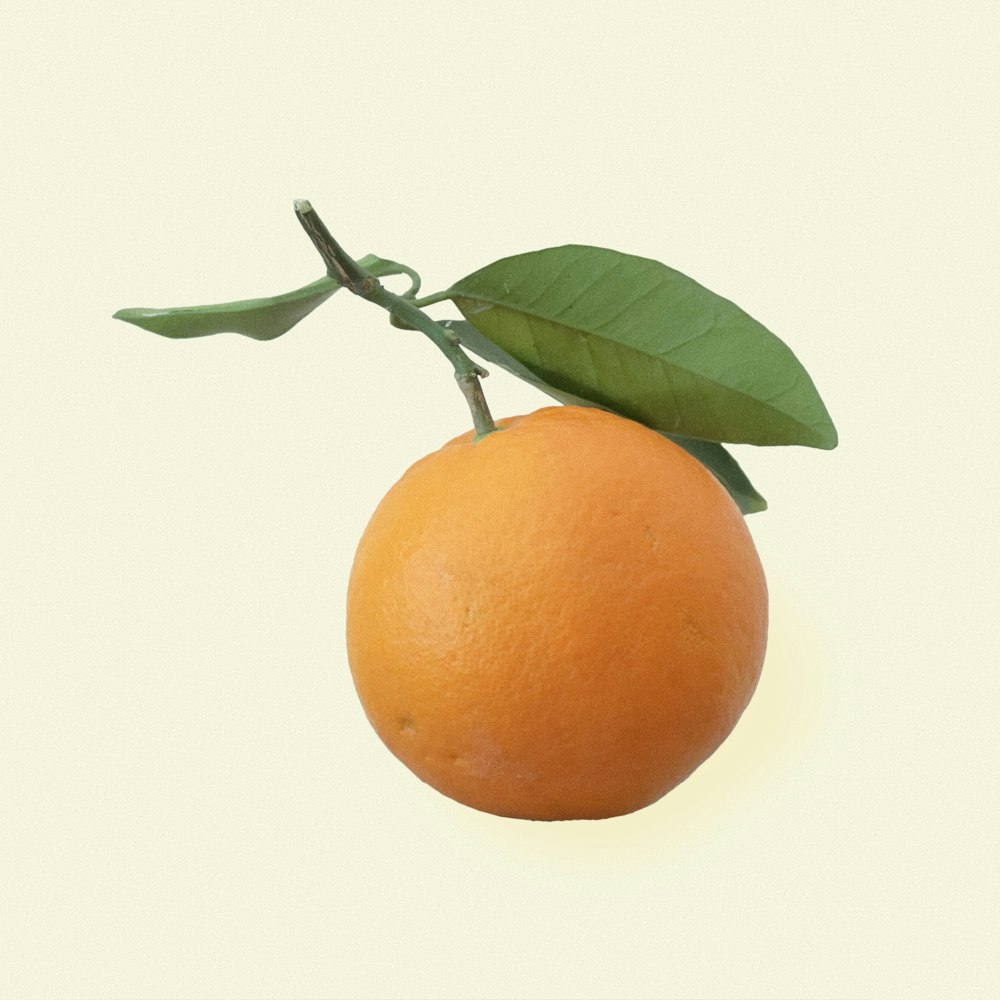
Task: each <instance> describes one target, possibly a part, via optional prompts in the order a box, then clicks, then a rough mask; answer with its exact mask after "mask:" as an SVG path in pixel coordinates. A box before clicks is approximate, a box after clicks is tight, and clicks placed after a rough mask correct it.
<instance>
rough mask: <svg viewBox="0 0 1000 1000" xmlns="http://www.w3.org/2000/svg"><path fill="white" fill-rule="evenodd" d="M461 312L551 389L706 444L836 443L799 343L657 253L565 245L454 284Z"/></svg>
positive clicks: (502, 263) (490, 267) (452, 292)
mask: <svg viewBox="0 0 1000 1000" xmlns="http://www.w3.org/2000/svg"><path fill="white" fill-rule="evenodd" d="M435 298H451V299H452V300H454V302H455V304H456V305H457V306H458V308H459V309H460V310H461V312H462V314H463V315H464V316H465V318H466V319H467V320H468V321H469V322H470V323H472V324H473V325H474V326H475V327H476V328H477V329H478V330H479V331H480V332H481V333H483V334H484V335H485V336H486V337H487V338H488V339H489V340H490V341H492V342H493V343H495V344H497V345H499V346H500V347H502V348H503V349H504V350H505V351H507V352H508V353H509V354H510V355H512V356H513V357H514V358H515V359H516V360H517V361H520V362H521V363H522V364H523V365H525V366H527V367H528V368H529V369H530V370H531V371H532V372H533V373H534V374H535V375H536V376H538V377H540V378H541V379H543V380H544V381H545V382H546V383H547V384H548V385H550V386H552V387H554V388H556V389H559V390H560V391H564V392H569V393H571V394H572V395H574V396H578V397H580V398H583V399H586V400H589V401H591V402H594V403H598V404H600V405H602V406H606V407H607V408H609V409H612V410H615V411H617V412H619V413H622V414H624V415H625V416H628V417H631V418H633V419H635V420H638V421H640V422H642V423H644V424H647V425H649V426H650V427H655V428H656V429H657V430H661V431H665V432H667V433H670V434H679V435H683V436H684V437H691V438H699V439H702V440H706V441H715V442H721V441H733V442H745V443H749V444H759V445H780V444H802V445H809V446H812V447H816V448H833V447H834V446H835V445H836V443H837V432H836V430H835V428H834V426H833V423H832V421H831V420H830V416H829V414H828V413H827V410H826V407H825V406H824V405H823V401H822V400H821V399H820V397H819V394H818V393H817V391H816V387H815V386H814V385H813V382H812V380H811V379H810V378H809V375H808V374H807V373H806V371H805V369H804V368H803V367H802V365H801V364H800V363H799V361H798V360H797V358H796V357H795V355H794V354H792V352H791V350H790V349H789V348H788V347H787V345H785V344H784V343H783V342H782V341H781V340H779V339H778V338H777V337H776V336H775V335H774V334H773V333H771V332H770V331H769V330H767V329H766V328H765V327H763V326H762V325H761V324H760V323H758V322H757V321H756V320H754V319H753V318H751V317H750V316H748V315H747V314H746V313H745V312H743V310H741V309H739V308H738V307H737V306H735V305H734V304H733V303H732V302H729V301H728V300H727V299H724V298H722V297H721V296H719V295H716V294H715V293H714V292H711V291H709V290H708V289H707V288H704V287H703V286H702V285H699V284H698V283H697V282H696V281H693V280H692V279H691V278H688V277H686V276H685V275H683V274H681V273H680V272H679V271H675V270H673V269H672V268H669V267H667V266H666V265H664V264H661V263H659V262H658V261H655V260H649V259H647V258H645V257H635V256H632V255H630V254H624V253H619V252H617V251H615V250H606V249H602V248H601V247H588V246H575V245H574V246H564V247H553V248H551V249H548V250H538V251H535V252H533V253H525V254H519V255H517V256H514V257H506V258H504V259H503V260H499V261H497V262H496V263H494V264H490V265H488V266H487V267H484V268H482V269H481V270H479V271H476V272H475V273H473V274H470V275H468V276H467V277H465V278H462V279H461V280H460V281H457V282H455V284H454V285H452V286H451V288H449V289H448V290H447V292H445V293H442V295H441V296H435Z"/></svg>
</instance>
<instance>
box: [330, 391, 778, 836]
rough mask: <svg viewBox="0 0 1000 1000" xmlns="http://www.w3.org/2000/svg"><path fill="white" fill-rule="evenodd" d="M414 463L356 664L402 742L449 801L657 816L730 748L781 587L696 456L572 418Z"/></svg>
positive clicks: (467, 441)
mask: <svg viewBox="0 0 1000 1000" xmlns="http://www.w3.org/2000/svg"><path fill="white" fill-rule="evenodd" d="M498 426H499V427H500V428H501V429H499V430H497V431H496V432H494V433H492V434H488V435H487V436H485V437H483V438H481V439H480V440H474V438H473V435H472V434H471V433H469V434H465V435H463V436H462V437H459V438H456V439H455V440H453V441H451V442H449V443H448V444H446V445H445V446H444V447H443V448H441V449H440V450H439V451H436V452H434V453H432V454H430V455H428V456H426V457H425V458H423V459H421V460H420V461H418V462H417V463H416V464H415V465H413V466H412V467H411V468H410V469H409V470H408V471H407V472H406V473H405V474H404V475H403V477H402V478H401V479H400V480H399V482H398V483H396V485H395V486H393V487H392V489H390V490H389V492H388V493H387V494H386V496H385V498H384V499H383V500H382V501H381V503H380V504H379V506H378V508H377V509H376V510H375V513H374V514H373V515H372V518H371V521H370V522H369V524H368V526H367V528H366V529H365V532H364V534H363V536H362V538H361V541H360V544H359V546H358V550H357V554H356V556H355V560H354V565H353V568H352V570H351V577H350V583H349V587H348V604H347V646H348V658H349V661H350V666H351V672H352V675H353V679H354V683H355V687H356V689H357V692H358V696H359V698H360V700H361V704H362V706H363V708H364V710H365V713H366V715H367V716H368V719H369V721H370V722H371V724H372V726H373V727H374V729H375V731H376V732H377V733H378V735H379V737H381V739H382V741H383V742H384V743H385V745H386V746H387V747H388V748H389V750H391V751H392V753H394V754H395V755H396V756H397V757H398V758H399V759H400V760H401V761H402V762H403V763H404V764H405V765H406V766H407V767H408V768H410V770H412V771H413V772H414V773H415V774H416V775H417V776H418V777H420V778H422V779H423V780H424V781H425V782H427V783H428V784H430V785H432V786H433V787H434V788H436V789H437V790H438V791H440V792H443V793H444V794H445V795H447V796H450V797H451V798H453V799H456V800H458V801H459V802H463V803H465V804H466V805H469V806H473V807H474V808H476V809H481V810H484V811H486V812H490V813H496V814H499V815H502V816H513V817H520V818H525V819H548V820H555V819H585V818H591V819H596V818H602V817H608V816H616V815H621V814H624V813H628V812H632V811H633V810H636V809H640V808H642V807H643V806H646V805H649V804H650V803H652V802H655V801H656V800H657V799H659V798H660V797H661V796H662V795H664V794H665V793H666V792H668V791H669V790H670V789H671V788H673V787H674V786H676V785H677V784H678V783H679V782H681V781H683V780H684V779H685V778H686V777H687V776H688V775H689V774H691V772H692V771H694V769H695V768H696V767H698V765H699V764H701V763H702V762H703V761H704V760H705V759H706V758H707V757H708V756H709V755H710V754H712V753H713V752H714V751H715V750H716V748H717V747H718V746H719V745H720V744H721V743H722V741H723V740H724V739H725V738H726V736H728V734H729V733H730V731H731V730H732V728H733V726H734V725H735V724H736V722H737V720H738V719H739V717H740V714H741V713H742V712H743V710H744V708H745V707H746V705H747V703H748V701H749V700H750V696H751V695H752V693H753V690H754V687H755V686H756V684H757V679H758V677H759V675H760V669H761V665H762V662H763V659H764V647H765V642H766V633H767V589H766V584H765V581H764V574H763V571H762V569H761V565H760V560H759V559H758V557H757V552H756V549H755V548H754V545H753V541H752V540H751V538H750V535H749V533H748V531H747V528H746V525H745V524H744V521H743V517H742V515H741V514H740V511H739V509H738V508H737V506H736V504H735V503H734V502H733V500H732V499H731V498H730V496H729V495H728V494H727V493H726V491H725V490H724V489H723V488H722V486H721V485H720V484H719V483H718V482H717V481H716V479H715V478H714V477H713V476H712V474H711V473H710V472H708V471H707V470H706V469H705V468H704V466H702V465H701V464H700V463H699V462H698V461H697V460H696V459H694V458H692V457H691V456H690V455H689V454H688V453H687V452H685V451H684V450H683V449H682V448H679V447H678V446H677V445H675V444H673V443H672V442H671V441H669V440H667V439H666V438H664V437H663V436H661V435H660V434H657V433H656V432H655V431H652V430H650V429H648V428H647V427H644V426H642V425H640V424H638V423H635V422H633V421H631V420H626V419H624V418H622V417H618V416H614V415H612V414H610V413H607V412H605V411H603V410H598V409H593V408H585V407H569V406H565V407H550V408H546V409H542V410H538V411H536V412H534V413H530V414H528V415H527V416H521V417H514V418H511V419H509V420H503V421H500V422H499V425H498Z"/></svg>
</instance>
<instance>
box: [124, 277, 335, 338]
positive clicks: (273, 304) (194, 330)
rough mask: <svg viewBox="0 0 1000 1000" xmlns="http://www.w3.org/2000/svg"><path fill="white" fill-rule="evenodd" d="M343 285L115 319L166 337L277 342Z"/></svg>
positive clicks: (127, 312)
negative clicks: (228, 336) (233, 336)
mask: <svg viewBox="0 0 1000 1000" xmlns="http://www.w3.org/2000/svg"><path fill="white" fill-rule="evenodd" d="M338 288H340V284H339V283H338V282H337V281H335V280H334V279H333V278H328V277H324V278H320V279H319V281H314V282H313V283H312V284H310V285H306V286H305V287H304V288H297V289H296V290H295V291H294V292H286V293H285V294H284V295H275V296H272V297H271V298H267V299H244V300H243V301H240V302H223V303H220V304H219V305H212V306H181V307H178V308H175V309H119V310H118V312H116V313H115V314H114V319H121V320H124V321H125V322H126V323H133V324H134V325H135V326H140V327H142V328H143V329H144V330H151V331H152V332H153V333H158V334H160V335H161V336H163V337H174V338H186V337H207V336H209V335H210V334H213V333H241V334H243V336H245V337H252V338H253V339H254V340H274V338H275V337H280V336H281V335H282V334H283V333H286V332H287V331H288V330H290V329H291V328H292V327H293V326H295V324H296V323H298V322H299V320H301V319H304V318H305V317H306V316H308V315H309V313H311V312H312V311H313V310H314V309H315V308H316V307H317V306H318V305H320V304H322V303H323V302H325V301H326V300H327V299H328V298H329V297H330V296H331V295H333V293H334V292H335V291H337V289H338Z"/></svg>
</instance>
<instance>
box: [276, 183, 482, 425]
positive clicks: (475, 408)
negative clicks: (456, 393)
mask: <svg viewBox="0 0 1000 1000" xmlns="http://www.w3.org/2000/svg"><path fill="white" fill-rule="evenodd" d="M295 214H296V215H297V216H298V219H299V222H300V223H301V224H302V228H303V229H304V230H305V231H306V233H307V234H308V236H309V239H311V240H312V243H313V246H315V247H316V250H317V251H318V252H319V255H320V257H322V258H323V263H324V264H326V269H327V274H329V276H330V277H331V278H336V279H337V281H339V282H340V283H341V284H342V285H343V286H344V288H346V289H347V290H348V291H351V292H354V294H355V295H360V296H361V297H362V298H365V299H368V300H369V301H370V302H374V303H375V304H376V305H380V306H381V307H382V308H383V309H385V310H387V311H388V313H389V315H390V317H392V318H394V319H395V320H397V321H398V322H399V323H400V324H402V325H404V326H407V327H412V328H413V329H415V330H419V331H420V332H421V333H423V334H425V335H426V336H427V337H429V338H430V339H431V340H432V341H434V343H435V344H437V346H438V348H439V349H440V350H441V352H442V353H443V354H444V355H445V357H447V358H448V360H449V361H450V362H451V364H452V367H453V368H454V369H455V379H456V380H457V382H458V385H459V388H460V389H461V390H462V394H463V395H464V396H465V401H466V402H467V403H468V405H469V412H470V413H471V414H472V423H473V425H474V426H475V428H476V437H477V438H482V437H485V436H486V435H487V434H491V433H492V432H493V431H495V430H496V429H497V426H496V424H495V423H494V422H493V417H492V416H491V415H490V409H489V406H487V404H486V397H485V395H484V394H483V387H482V385H480V382H479V380H480V379H481V378H485V377H486V376H487V375H488V374H489V372H487V371H486V370H485V369H483V368H481V367H480V366H479V365H477V364H476V363H475V362H474V361H473V360H472V359H471V358H470V357H469V356H468V355H467V354H466V353H465V351H463V350H462V347H461V345H460V344H459V342H458V340H457V338H456V337H455V336H454V334H452V333H449V331H448V330H446V329H445V328H444V327H443V326H441V324H440V323H437V322H436V321H435V320H433V319H431V318H430V316H428V315H427V314H426V313H425V312H424V311H423V310H422V309H420V308H418V307H417V306H416V305H414V304H413V301H412V299H407V298H404V297H403V296H401V295H396V294H395V293H394V292H390V291H389V290H388V289H387V288H384V287H383V286H382V283H381V282H380V281H379V280H378V278H376V277H375V275H373V274H371V273H370V272H368V271H366V270H365V269H364V268H363V267H362V266H361V265H360V264H359V263H358V262H357V261H356V260H354V258H353V257H351V256H350V255H349V254H348V253H347V252H346V251H345V250H344V248H343V247H342V246H341V245H340V244H339V243H338V242H337V241H336V240H335V239H334V238H333V236H332V235H331V234H330V231H329V230H328V229H327V228H326V225H325V224H324V223H323V220H322V219H321V218H320V217H319V216H318V215H317V214H316V210H315V209H314V208H313V207H312V205H311V204H310V203H309V202H308V201H305V200H301V199H300V200H297V201H296V202H295Z"/></svg>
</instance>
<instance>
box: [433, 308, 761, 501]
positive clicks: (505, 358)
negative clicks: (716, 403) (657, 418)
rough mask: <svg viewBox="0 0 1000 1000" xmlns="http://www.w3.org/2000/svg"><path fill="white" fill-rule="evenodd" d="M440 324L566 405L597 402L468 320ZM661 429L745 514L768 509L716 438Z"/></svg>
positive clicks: (486, 357)
mask: <svg viewBox="0 0 1000 1000" xmlns="http://www.w3.org/2000/svg"><path fill="white" fill-rule="evenodd" d="M441 325H442V326H443V327H445V328H446V329H448V330H450V331H451V332H452V333H454V334H455V336H457V337H458V339H459V341H461V343H462V346H463V347H467V348H468V349H469V350H470V351H472V353H473V354H476V355H478V356H479V357H481V358H482V359H483V360H484V361H487V362H489V363H490V364H494V365H497V366H498V367H500V368H503V369H504V370H505V371H508V372H510V373H511V374H512V375H516V376H517V377H518V378H520V379H523V380H524V381H525V382H528V383H530V384H531V385H533V386H535V387H536V388H537V389H541V390H542V392H544V393H547V394H548V395H549V396H551V397H552V398H553V399H556V400H558V401H559V402H560V403H565V404H566V405H567V406H594V405H595V404H594V403H593V402H592V401H591V400H588V399H583V398H582V397H580V396H574V395H573V394H572V393H570V392H563V391H562V390H561V389H557V388H555V387H554V386H551V385H549V384H548V383H547V382H545V381H544V380H543V379H541V378H539V376H538V375H536V374H535V373H534V372H533V371H532V370H531V369H530V368H528V367H527V366H526V365H523V364H521V362H520V361H518V360H517V359H516V358H514V357H512V356H511V355H510V354H508V353H507V352H506V351H505V350H503V349H502V348H500V347H498V346H497V345H496V344H494V343H493V341H491V340H488V339H487V338H486V337H484V336H483V335H482V334H481V333H480V332H479V331H478V330H477V329H476V328H475V327H474V326H473V325H472V324H471V323H465V322H463V321H462V320H445V321H443V322H442V323H441ZM602 409H607V407H602ZM612 412H614V411H612ZM660 433H661V434H663V436H664V437H667V438H669V439H670V440H671V441H673V442H674V443H675V444H677V445H679V446H680V447H681V448H683V449H684V450H685V451H687V452H689V453H690V454H691V455H693V456H694V457H695V458H697V459H698V461H699V462H701V463H702V465H704V466H706V467H707V468H708V470H709V471H710V472H711V473H712V474H713V475H714V476H715V478H716V479H718V480H719V482H720V483H721V484H722V485H723V486H724V487H725V488H726V490H727V491H728V493H729V495H730V496H731V497H732V498H733V499H734V500H735V501H736V503H737V505H738V506H739V508H740V510H741V511H742V512H743V513H744V514H755V513H758V512H760V511H763V510H767V501H766V500H765V499H764V498H763V497H762V496H761V495H760V494H759V493H758V492H757V491H756V490H755V489H754V487H753V484H752V483H751V482H750V480H749V479H748V478H747V476H746V473H744V471H743V470H742V469H741V468H740V466H739V464H738V463H737V461H736V459H735V458H733V456H732V455H730V454H729V452H728V451H726V449H725V448H723V447H722V445H721V444H716V443H715V442H714V441H696V440H694V439H693V438H685V437H681V436H680V435H677V434H665V433H664V432H662V431H661V432H660Z"/></svg>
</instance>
